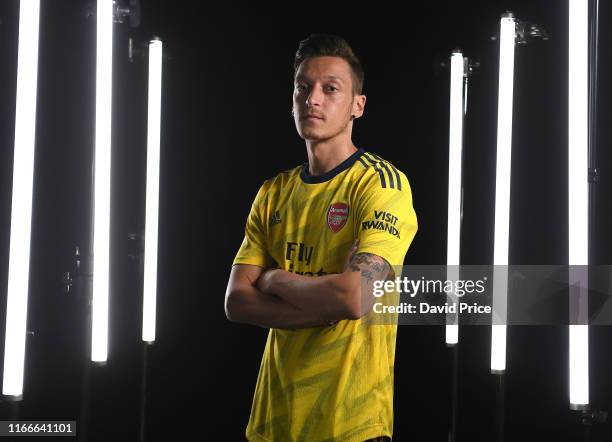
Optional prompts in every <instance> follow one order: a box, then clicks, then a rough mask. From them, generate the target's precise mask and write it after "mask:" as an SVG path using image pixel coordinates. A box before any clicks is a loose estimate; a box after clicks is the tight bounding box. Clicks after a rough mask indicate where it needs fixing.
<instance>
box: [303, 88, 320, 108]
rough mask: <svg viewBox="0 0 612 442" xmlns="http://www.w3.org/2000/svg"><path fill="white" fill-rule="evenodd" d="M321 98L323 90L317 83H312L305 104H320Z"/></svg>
mask: <svg viewBox="0 0 612 442" xmlns="http://www.w3.org/2000/svg"><path fill="white" fill-rule="evenodd" d="M322 100H323V90H322V89H321V88H320V87H319V86H318V85H314V86H313V87H312V89H311V90H310V93H309V94H308V97H306V106H308V107H311V106H320V105H321V101H322Z"/></svg>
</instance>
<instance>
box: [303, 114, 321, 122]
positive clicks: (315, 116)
mask: <svg viewBox="0 0 612 442" xmlns="http://www.w3.org/2000/svg"><path fill="white" fill-rule="evenodd" d="M322 119H323V117H320V116H318V115H305V116H303V117H302V120H308V121H314V120H322Z"/></svg>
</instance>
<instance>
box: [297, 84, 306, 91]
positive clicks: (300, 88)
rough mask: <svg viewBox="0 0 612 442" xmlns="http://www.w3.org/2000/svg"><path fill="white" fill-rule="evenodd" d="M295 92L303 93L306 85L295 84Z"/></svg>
mask: <svg viewBox="0 0 612 442" xmlns="http://www.w3.org/2000/svg"><path fill="white" fill-rule="evenodd" d="M295 90H296V91H298V92H304V91H305V90H306V85H304V84H296V85H295Z"/></svg>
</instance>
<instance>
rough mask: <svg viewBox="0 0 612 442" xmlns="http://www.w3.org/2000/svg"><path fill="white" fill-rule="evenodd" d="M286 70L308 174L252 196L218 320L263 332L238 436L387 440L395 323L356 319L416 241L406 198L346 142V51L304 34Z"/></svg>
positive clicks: (354, 112) (353, 109) (359, 80)
mask: <svg viewBox="0 0 612 442" xmlns="http://www.w3.org/2000/svg"><path fill="white" fill-rule="evenodd" d="M294 68H295V73H294V79H295V81H294V91H293V110H292V113H293V115H294V119H295V125H296V128H297V131H298V133H299V135H300V137H301V138H303V139H304V141H305V142H306V151H307V154H308V162H307V163H304V164H303V165H301V166H298V167H296V168H294V169H291V170H287V171H284V172H281V173H279V174H278V175H276V176H275V177H273V178H271V179H268V180H266V181H265V182H264V183H263V185H262V186H261V188H260V189H259V192H258V193H257V196H256V197H255V200H254V202H253V205H252V207H251V211H250V213H249V216H248V219H247V223H246V230H245V237H244V241H243V242H242V245H241V247H240V250H239V251H238V253H237V255H236V258H235V259H234V262H233V264H234V265H233V266H232V270H231V274H230V278H229V283H228V287H227V292H226V298H225V311H226V314H227V317H228V319H230V320H232V321H237V322H244V323H248V324H254V325H258V326H261V327H266V328H270V331H269V333H268V340H267V342H266V347H265V351H264V354H263V358H262V361H261V367H260V370H259V376H258V379H257V385H256V388H255V395H254V398H253V404H252V409H251V416H250V419H249V423H248V425H247V429H246V437H247V439H248V440H249V441H257V442H260V441H274V442H290V441H308V442H319V441H343V442H345V441H348V442H363V441H366V440H390V438H391V436H392V432H393V366H394V359H395V337H396V331H397V324H396V323H392V324H384V325H368V324H365V318H366V316H367V315H371V314H374V313H372V306H373V304H374V302H375V300H376V298H375V297H374V296H373V295H372V287H373V284H374V281H376V280H385V279H387V278H395V275H394V270H393V268H392V266H393V265H402V264H403V261H404V256H405V254H406V251H407V250H408V247H409V245H410V243H411V242H412V239H413V237H414V235H415V233H416V230H417V221H416V215H415V213H414V210H413V208H412V196H411V192H410V186H409V184H408V180H407V178H406V176H405V175H404V174H403V173H402V172H400V171H399V170H398V169H397V168H395V167H394V166H393V165H392V164H390V163H389V162H387V161H385V160H383V159H382V158H380V157H379V156H377V155H374V154H373V153H369V152H366V151H364V150H363V149H361V148H360V149H357V148H356V147H355V145H354V144H353V142H352V139H351V132H352V128H353V122H354V120H355V119H356V118H360V117H361V116H362V115H363V112H364V107H365V102H366V97H365V95H363V94H362V88H363V69H362V67H361V64H360V62H359V60H358V59H357V57H356V56H355V55H354V53H353V51H352V50H351V48H350V46H349V45H348V44H347V43H346V41H344V40H343V39H342V38H339V37H336V36H331V35H324V34H316V35H311V36H310V37H308V38H307V39H306V40H303V41H302V42H300V45H299V49H298V51H297V53H296V56H295V62H294Z"/></svg>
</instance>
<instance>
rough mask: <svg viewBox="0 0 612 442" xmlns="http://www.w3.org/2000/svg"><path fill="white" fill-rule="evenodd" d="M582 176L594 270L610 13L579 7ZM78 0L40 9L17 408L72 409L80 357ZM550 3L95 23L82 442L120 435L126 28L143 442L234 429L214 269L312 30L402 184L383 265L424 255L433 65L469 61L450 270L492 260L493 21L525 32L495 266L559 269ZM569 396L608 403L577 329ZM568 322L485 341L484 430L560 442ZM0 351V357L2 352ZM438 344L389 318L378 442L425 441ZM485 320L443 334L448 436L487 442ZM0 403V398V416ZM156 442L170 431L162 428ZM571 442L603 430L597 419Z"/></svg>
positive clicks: (86, 159)
mask: <svg viewBox="0 0 612 442" xmlns="http://www.w3.org/2000/svg"><path fill="white" fill-rule="evenodd" d="M601 3H602V4H601V11H600V14H601V16H600V23H601V26H600V59H599V60H600V71H599V79H600V81H599V94H598V95H599V105H600V106H599V138H598V146H599V150H598V161H599V164H598V165H599V167H600V171H601V180H600V183H599V184H598V192H597V194H596V204H595V215H596V217H595V221H594V235H593V237H594V243H593V245H594V255H593V261H592V262H594V263H600V264H610V263H611V262H612V256H611V255H612V253H611V251H610V247H609V244H610V239H611V237H610V233H609V229H608V226H609V225H610V223H611V221H612V217H611V215H612V210H611V207H610V206H611V201H612V198H610V196H611V195H612V185H611V177H612V170H611V169H612V158H611V155H610V150H609V148H608V147H607V146H609V144H610V140H611V138H612V133H611V131H610V129H609V124H608V121H609V118H610V116H611V115H612V112H611V111H612V109H611V108H610V107H611V105H612V103H611V102H610V100H608V99H607V97H610V93H611V91H610V88H611V86H612V85H611V83H610V82H609V80H608V79H609V78H610V69H611V65H610V62H609V60H608V59H607V57H606V56H605V54H607V53H608V52H609V51H610V49H611V48H612V40H611V39H612V35H611V33H610V31H609V29H608V27H607V24H608V23H609V22H610V20H611V19H612V7H611V6H610V5H609V4H608V3H607V2H603V1H602V2H601ZM85 6H86V5H85V3H84V2H80V1H76V0H52V1H51V0H43V1H42V7H41V31H40V32H41V33H40V58H39V75H38V114H37V133H36V164H35V181H34V192H35V194H34V200H33V224H32V258H31V268H30V271H31V277H30V294H29V311H28V330H31V331H33V332H34V335H33V336H29V337H28V341H27V349H26V355H27V360H26V375H25V390H24V401H23V402H22V403H21V409H20V413H21V415H20V418H21V419H31V420H74V419H78V417H79V413H80V407H81V404H82V402H81V400H82V393H83V388H82V386H83V375H84V367H85V365H86V360H87V358H88V357H89V355H88V354H86V353H85V345H86V342H87V340H88V339H89V336H88V335H87V332H86V317H85V306H84V303H83V300H82V299H80V298H79V297H78V296H77V295H76V294H74V293H71V294H66V293H64V292H63V291H62V281H61V276H62V273H63V272H65V271H68V270H71V268H72V256H73V252H74V247H75V246H76V245H80V246H81V247H82V248H83V249H86V247H87V246H88V219H89V216H90V209H89V207H90V206H89V197H90V187H89V185H90V176H89V167H90V166H89V165H90V161H91V155H92V141H93V128H94V94H95V88H94V86H95V20H94V18H93V17H90V18H89V19H88V18H86V14H85ZM567 7H568V5H567V1H566V0H564V1H553V0H538V1H534V0H530V1H527V0H525V1H517V0H507V1H499V0H495V1H488V2H474V1H442V2H418V3H412V2H411V3H397V2H388V3H385V2H376V3H371V4H369V5H368V6H361V5H358V4H356V3H354V2H334V3H317V4H314V3H304V4H284V5H283V4H272V3H269V2H268V3H265V2H264V3H248V2H244V3H232V2H225V3H222V2H215V3H214V4H213V3H207V2H195V1H186V2H168V1H161V0H155V1H154V0H142V25H141V27H140V28H137V29H130V28H129V27H128V26H127V24H124V25H116V26H115V40H114V41H115V46H114V47H115V55H114V92H113V153H112V155H113V182H112V214H111V217H112V225H111V238H112V245H111V258H112V262H111V291H110V335H109V359H108V364H107V366H106V367H103V368H100V367H93V368H92V369H91V372H90V376H91V379H90V385H91V391H90V392H89V400H88V401H87V403H88V406H89V412H90V422H89V424H88V426H89V428H88V431H89V440H92V441H97V440H99V441H107V440H137V437H138V431H139V418H140V382H141V364H142V362H141V357H142V344H141V341H140V336H141V322H142V321H141V304H142V295H141V293H142V291H141V290H142V281H141V279H142V274H141V273H139V263H138V261H137V260H134V259H132V258H130V256H129V255H130V254H133V253H134V252H135V251H136V249H137V246H136V244H135V242H134V241H130V240H129V239H128V235H129V234H130V233H140V232H141V230H142V229H143V227H144V196H145V194H144V189H145V164H146V149H145V148H146V91H147V84H146V83H147V64H146V58H141V59H137V60H135V61H134V62H133V63H130V62H129V61H128V56H127V47H128V37H130V36H131V37H134V38H135V40H136V41H137V42H141V43H144V42H146V41H147V40H148V39H149V38H151V37H152V36H153V35H158V36H160V37H161V39H162V40H163V42H164V50H165V52H166V54H167V55H168V56H169V59H167V60H165V62H164V63H165V64H164V79H163V87H164V89H163V115H162V119H163V123H162V124H163V126H162V152H161V185H160V219H159V223H160V224H159V281H158V290H159V292H158V301H157V340H156V343H155V345H154V346H153V347H152V348H151V351H150V353H149V372H148V376H149V377H148V390H147V403H146V434H147V437H148V438H149V440H152V438H153V437H155V436H157V437H160V438H164V440H186V439H187V438H189V439H190V440H191V439H193V440H212V437H213V436H222V437H223V440H232V441H233V440H236V441H238V440H243V433H244V428H245V425H246V422H247V419H248V415H249V411H250V406H251V400H252V393H253V390H254V387H255V381H256V378H257V372H258V369H259V364H260V358H261V354H262V352H263V348H264V344H265V338H266V334H267V330H265V329H261V328H257V327H254V326H246V325H239V324H234V323H230V322H229V321H228V320H227V319H226V317H225V314H224V309H223V300H224V293H225V288H226V284H227V278H228V275H229V271H230V266H231V262H232V259H233V257H234V255H235V253H236V251H237V249H238V247H239V245H240V243H241V241H242V238H243V234H244V223H245V220H246V216H247V214H248V211H249V208H250V205H251V202H252V200H253V198H254V196H255V193H256V192H257V189H258V188H259V186H260V185H261V183H262V182H263V181H264V180H265V179H267V178H269V177H271V176H273V175H275V174H276V173H277V172H278V171H280V170H285V169H288V168H291V167H294V166H295V165H298V164H300V163H302V162H304V161H306V150H305V146H304V143H303V141H302V140H301V139H300V138H299V137H298V135H297V133H296V130H295V126H294V123H293V119H292V117H291V114H290V109H291V94H292V73H293V68H292V62H293V55H294V53H295V50H296V49H297V44H298V42H299V41H300V40H301V39H303V38H305V37H306V36H308V35H309V34H310V33H313V32H329V33H335V34H338V35H341V36H343V37H345V38H346V39H347V40H348V42H349V43H350V44H351V45H352V47H353V49H354V50H355V52H356V53H357V54H358V55H359V56H360V57H361V59H362V62H363V65H364V68H365V72H366V79H365V93H366V95H367V97H368V100H367V105H366V112H365V115H364V117H363V118H362V119H359V120H357V122H356V123H355V129H354V136H353V140H354V142H355V144H356V145H357V146H362V147H364V148H366V149H367V150H370V151H373V152H375V153H378V154H379V155H381V156H382V157H384V158H386V159H388V160H389V161H391V162H392V163H394V164H395V165H396V166H398V167H399V168H400V169H402V170H403V171H404V172H405V173H406V174H407V176H408V178H409V180H410V182H411V186H412V191H413V198H414V207H415V210H416V213H417V216H418V221H419V231H418V233H417V235H416V237H415V239H414V242H413V244H412V246H411V247H410V250H409V251H408V255H407V257H406V264H444V263H445V262H446V216H447V183H448V178H447V174H448V160H447V158H448V92H449V91H448V72H447V71H444V70H440V69H438V68H436V67H435V65H436V63H439V61H441V60H442V59H445V58H446V57H448V55H449V54H450V52H451V50H452V49H454V48H456V47H459V48H461V49H462V50H463V51H464V53H465V55H466V56H469V57H471V58H474V59H476V60H477V61H479V62H480V63H481V68H480V69H479V70H478V71H477V72H476V74H475V75H474V76H473V77H472V78H471V79H470V86H469V98H468V117H467V120H466V129H465V130H466V134H465V140H466V142H465V157H464V158H465V169H464V177H465V178H464V179H465V181H464V209H463V210H464V218H463V231H462V262H463V263H464V264H489V263H491V262H492V257H493V219H494V188H495V147H496V122H497V80H498V77H497V75H498V68H497V66H498V53H499V50H498V43H497V42H492V41H491V40H490V39H489V37H490V36H492V35H494V34H495V33H496V32H498V26H499V17H500V14H501V13H502V12H504V11H506V10H511V11H513V12H514V13H515V15H516V16H517V17H518V18H519V19H522V20H527V21H531V22H535V23H538V24H539V25H541V26H542V27H543V28H544V29H546V30H547V31H548V32H549V34H550V35H551V39H550V40H549V41H547V42H543V41H537V40H536V41H532V42H530V43H529V44H527V45H526V46H523V47H517V50H516V64H515V93H514V132H513V148H514V150H513V158H512V180H513V181H512V201H511V228H510V236H511V244H510V262H511V263H514V264H564V263H566V262H567V235H568V231H567V223H568V221H567V220H568V215H567V178H568V177H567V166H568V165H567V113H568V109H567V102H568V100H567V31H568V29H567V28H568V26H567V20H568V17H567ZM0 19H1V21H2V24H1V25H0V287H1V290H0V293H1V296H0V317H1V318H2V327H1V329H0V348H1V349H2V351H3V347H4V333H5V329H4V317H5V312H6V286H7V273H8V245H9V234H10V209H11V187H12V163H13V141H14V116H15V111H14V106H15V82H16V62H17V30H18V23H17V22H18V1H17V0H3V1H2V2H0ZM590 334H591V341H590V349H591V354H590V362H591V378H590V392H591V403H592V405H593V406H594V407H595V408H597V409H603V410H610V409H612V393H611V392H612V380H610V378H609V375H608V374H609V373H610V372H611V370H612V357H611V353H610V350H609V349H610V343H611V342H612V332H611V330H610V328H609V327H592V328H591V331H590ZM567 342H568V331H567V327H561V326H559V327H543V326H541V327H536V326H530V327H517V326H515V327H510V328H509V330H508V348H507V374H506V378H505V379H506V403H505V413H504V416H505V435H506V440H508V441H515V440H517V441H518V440H521V441H522V440H536V439H538V440H556V441H566V440H567V441H569V440H581V437H582V436H581V435H582V427H581V425H580V420H579V416H578V415H577V414H575V413H573V412H570V411H569V408H568V394H569V393H568V368H567V359H568V350H567ZM2 354H3V353H2ZM449 356H450V353H449V350H448V349H447V348H446V347H445V345H444V328H443V327H432V326H419V327H417V326H410V327H400V329H399V333H398V346H397V355H396V384H395V431H394V436H395V437H394V440H397V441H411V440H423V441H445V440H447V431H448V428H449V425H450V416H449V413H450V399H451V397H450V393H449V391H450V390H449V378H450V373H451V365H450V361H451V359H450V357H449ZM489 358H490V328H488V327H477V326H472V327H462V328H461V330H460V344H459V388H458V407H459V408H458V416H457V417H458V427H457V440H493V439H494V437H495V434H496V428H495V403H496V402H495V401H496V377H495V376H493V375H491V374H490V372H489V364H490V362H489ZM9 416H10V410H9V405H8V404H7V403H6V402H2V403H0V420H8V419H9ZM173 434H178V436H172V435H173ZM592 436H593V439H592V440H601V441H603V440H611V439H612V430H611V428H610V425H609V424H602V425H599V426H596V427H595V428H594V429H593V434H592Z"/></svg>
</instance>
